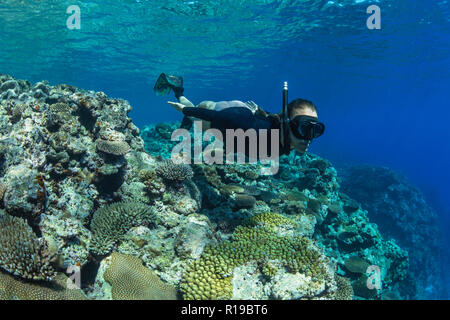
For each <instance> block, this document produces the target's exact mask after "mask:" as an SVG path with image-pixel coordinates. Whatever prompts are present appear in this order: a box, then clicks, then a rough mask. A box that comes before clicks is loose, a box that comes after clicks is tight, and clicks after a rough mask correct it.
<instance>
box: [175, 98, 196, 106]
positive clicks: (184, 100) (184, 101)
mask: <svg viewBox="0 0 450 320" xmlns="http://www.w3.org/2000/svg"><path fill="white" fill-rule="evenodd" d="M177 99H178V102H179V103H182V104H183V105H184V106H186V107H190V108H194V107H195V106H194V104H193V103H192V102H190V101H189V100H188V99H187V98H186V97H185V96H179V97H177Z"/></svg>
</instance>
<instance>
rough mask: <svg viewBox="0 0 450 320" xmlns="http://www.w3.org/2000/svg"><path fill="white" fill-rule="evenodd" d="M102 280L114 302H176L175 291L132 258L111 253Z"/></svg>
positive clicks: (137, 259) (135, 258)
mask: <svg viewBox="0 0 450 320" xmlns="http://www.w3.org/2000/svg"><path fill="white" fill-rule="evenodd" d="M110 259H111V261H110V265H109V266H108V268H107V269H106V270H105V273H104V279H105V280H106V281H107V282H108V283H109V284H110V285H111V286H112V289H111V295H112V298H113V299H114V300H176V299H177V291H176V289H175V288H174V287H173V286H171V285H169V284H166V283H164V282H162V281H161V279H160V278H159V277H158V276H157V275H156V274H155V273H154V272H153V271H152V270H150V269H148V268H146V267H144V266H143V265H142V261H141V260H140V259H139V258H137V257H134V256H130V255H126V254H122V253H118V252H113V253H112V254H111V257H110Z"/></svg>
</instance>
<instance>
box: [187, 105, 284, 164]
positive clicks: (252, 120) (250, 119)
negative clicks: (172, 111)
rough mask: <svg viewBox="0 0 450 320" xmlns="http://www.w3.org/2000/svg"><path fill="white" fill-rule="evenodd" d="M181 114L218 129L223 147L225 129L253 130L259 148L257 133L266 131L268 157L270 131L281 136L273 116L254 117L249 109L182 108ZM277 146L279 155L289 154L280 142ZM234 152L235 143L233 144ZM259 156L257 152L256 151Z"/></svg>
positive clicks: (278, 121)
mask: <svg viewBox="0 0 450 320" xmlns="http://www.w3.org/2000/svg"><path fill="white" fill-rule="evenodd" d="M183 114H184V115H186V116H189V117H195V118H198V119H202V120H205V121H209V122H210V123H211V128H214V129H218V130H219V131H220V132H221V133H222V135H223V137H224V141H223V142H224V147H225V146H226V135H225V134H226V129H235V130H236V129H242V130H244V131H246V130H248V129H255V130H256V133H257V137H258V144H257V145H258V146H259V131H258V130H260V129H267V130H268V131H267V136H268V137H267V150H268V155H270V154H271V134H270V130H272V129H278V130H279V136H280V135H281V130H280V120H279V119H278V118H277V117H276V116H274V115H269V116H267V117H263V116H259V115H254V114H253V113H252V112H251V111H250V109H248V108H242V107H231V108H226V109H223V110H220V111H216V110H209V109H204V108H198V107H197V108H192V107H184V108H183ZM248 140H249V139H246V143H245V154H246V156H248V151H249V146H248V143H249V141H248ZM276 143H278V145H279V155H282V154H289V152H290V149H289V148H284V147H283V146H282V145H281V143H280V141H277V142H276ZM235 151H236V143H235ZM258 154H259V150H258Z"/></svg>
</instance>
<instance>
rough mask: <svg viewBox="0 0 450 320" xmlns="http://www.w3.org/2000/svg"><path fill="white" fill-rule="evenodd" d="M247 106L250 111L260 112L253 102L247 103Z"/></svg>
mask: <svg viewBox="0 0 450 320" xmlns="http://www.w3.org/2000/svg"><path fill="white" fill-rule="evenodd" d="M245 104H246V105H247V106H248V107H249V108H250V110H252V112H253V113H255V112H256V110H258V105H257V104H256V103H255V102H253V101H247V102H246V103H245Z"/></svg>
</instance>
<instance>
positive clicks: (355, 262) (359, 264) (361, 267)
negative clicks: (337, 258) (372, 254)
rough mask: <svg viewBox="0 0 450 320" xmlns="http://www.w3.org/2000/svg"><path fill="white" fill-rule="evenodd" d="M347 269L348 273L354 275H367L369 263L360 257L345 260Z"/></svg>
mask: <svg viewBox="0 0 450 320" xmlns="http://www.w3.org/2000/svg"><path fill="white" fill-rule="evenodd" d="M344 265H345V268H347V270H348V271H350V272H353V273H366V270H367V268H368V267H369V265H370V264H369V263H368V262H367V261H366V260H364V259H362V258H359V257H350V258H348V259H347V260H345V264H344Z"/></svg>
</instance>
